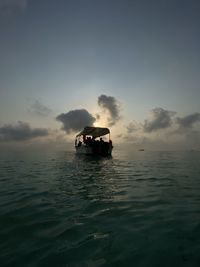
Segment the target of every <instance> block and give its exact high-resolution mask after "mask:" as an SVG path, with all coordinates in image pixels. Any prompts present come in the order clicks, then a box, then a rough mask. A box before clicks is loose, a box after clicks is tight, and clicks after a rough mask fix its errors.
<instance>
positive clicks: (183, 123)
mask: <svg viewBox="0 0 200 267" xmlns="http://www.w3.org/2000/svg"><path fill="white" fill-rule="evenodd" d="M197 122H200V113H193V114H190V115H188V116H185V117H183V118H180V117H178V118H176V123H177V124H178V125H179V128H180V129H183V128H184V129H187V128H192V127H193V125H194V124H195V123H197Z"/></svg>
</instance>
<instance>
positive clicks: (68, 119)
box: [56, 109, 96, 134]
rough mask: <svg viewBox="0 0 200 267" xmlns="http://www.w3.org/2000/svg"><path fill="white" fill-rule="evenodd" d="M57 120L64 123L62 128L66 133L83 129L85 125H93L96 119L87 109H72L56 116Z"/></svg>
mask: <svg viewBox="0 0 200 267" xmlns="http://www.w3.org/2000/svg"><path fill="white" fill-rule="evenodd" d="M56 120H57V121H60V122H62V123H63V127H62V129H63V130H64V131H65V132H66V133H68V134H69V133H71V132H76V131H80V130H82V129H83V128H84V127H85V126H93V124H94V122H95V121H96V119H95V118H94V117H93V116H92V115H91V114H90V113H89V112H88V111H87V110H86V109H76V110H70V111H69V112H67V113H61V114H60V115H58V116H57V117H56Z"/></svg>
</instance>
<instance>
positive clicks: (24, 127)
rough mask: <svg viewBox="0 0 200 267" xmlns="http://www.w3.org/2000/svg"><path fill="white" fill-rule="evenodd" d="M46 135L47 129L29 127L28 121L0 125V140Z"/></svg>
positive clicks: (19, 139) (27, 138) (20, 139)
mask: <svg viewBox="0 0 200 267" xmlns="http://www.w3.org/2000/svg"><path fill="white" fill-rule="evenodd" d="M47 135H48V130H47V129H43V128H31V127H30V126H29V124H28V123H25V122H22V121H19V122H18V123H17V124H16V125H4V126H2V127H0V140H1V141H6V140H8V141H12V140H13V141H23V140H30V139H33V138H35V137H41V136H47Z"/></svg>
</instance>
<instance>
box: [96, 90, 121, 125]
mask: <svg viewBox="0 0 200 267" xmlns="http://www.w3.org/2000/svg"><path fill="white" fill-rule="evenodd" d="M98 105H99V106H100V107H102V108H103V109H104V110H106V111H108V112H109V115H110V116H109V118H108V123H109V126H113V125H115V124H116V122H117V121H118V120H119V119H120V115H119V113H120V110H119V103H118V101H117V100H116V99H115V98H114V97H113V96H106V95H100V96H99V97H98Z"/></svg>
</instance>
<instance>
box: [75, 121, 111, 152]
mask: <svg viewBox="0 0 200 267" xmlns="http://www.w3.org/2000/svg"><path fill="white" fill-rule="evenodd" d="M102 137H103V138H102ZM105 138H106V140H104V139H105ZM75 149H76V153H77V154H85V155H98V156H110V155H111V154H112V149H113V145H112V140H111V139H110V130H109V129H108V128H102V127H91V126H86V127H85V128H84V129H83V130H82V131H81V132H80V133H78V134H77V135H76V138H75Z"/></svg>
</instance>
